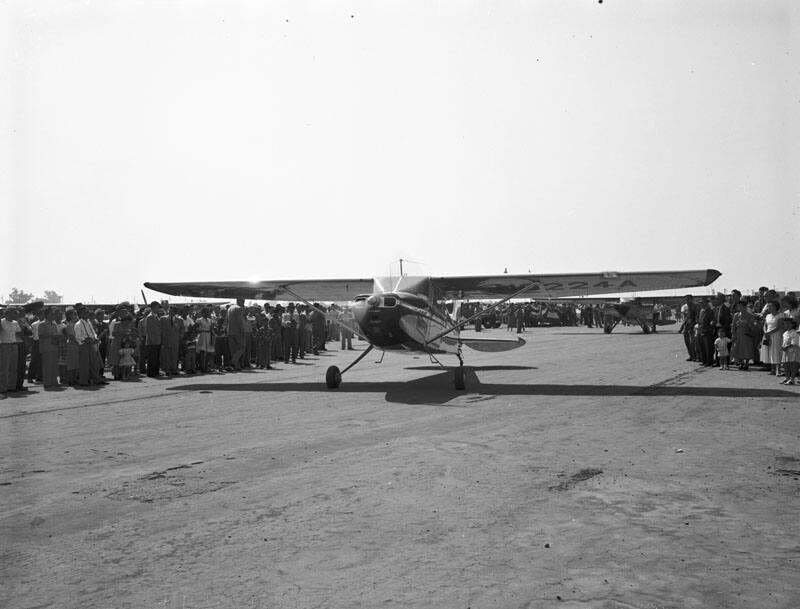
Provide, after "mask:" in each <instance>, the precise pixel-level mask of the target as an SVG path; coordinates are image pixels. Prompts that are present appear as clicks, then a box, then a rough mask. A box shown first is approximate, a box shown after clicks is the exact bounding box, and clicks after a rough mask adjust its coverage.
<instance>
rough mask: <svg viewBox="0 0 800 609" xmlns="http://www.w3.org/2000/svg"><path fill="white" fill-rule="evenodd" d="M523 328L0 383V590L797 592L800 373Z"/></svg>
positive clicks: (110, 594) (186, 594)
mask: <svg viewBox="0 0 800 609" xmlns="http://www.w3.org/2000/svg"><path fill="white" fill-rule="evenodd" d="M484 335H490V336H501V337H502V336H511V335H507V334H506V331H505V330H504V329H500V330H492V331H489V332H484ZM514 336H516V335H514ZM524 338H525V339H526V340H527V341H528V343H527V344H526V345H525V346H524V347H522V348H520V349H517V350H514V351H510V352H506V353H500V354H491V353H479V352H475V351H469V350H465V356H466V364H467V366H468V374H467V389H466V391H462V392H458V391H456V390H455V389H453V379H452V371H451V370H442V369H441V368H440V367H439V366H438V365H437V364H436V363H434V362H431V361H430V360H429V359H428V357H427V356H424V355H420V356H412V355H404V354H394V353H387V354H386V356H385V358H384V360H383V362H382V363H381V364H376V363H375V360H376V359H379V358H380V353H379V352H373V353H370V354H369V355H368V356H367V357H366V358H365V359H364V360H363V361H362V362H361V363H360V364H359V365H358V366H356V367H355V368H354V369H353V370H351V371H349V372H348V373H347V374H345V375H344V378H343V382H342V385H341V387H340V388H339V389H337V390H328V389H326V388H325V383H324V376H325V370H326V368H327V366H329V365H331V364H336V365H338V366H339V367H340V368H344V367H345V366H346V365H347V364H348V363H349V362H351V361H352V360H353V359H355V357H356V356H357V355H358V352H357V351H358V350H363V349H364V347H365V345H366V344H365V343H363V342H358V341H356V342H355V347H356V350H357V351H339V350H338V348H337V347H336V346H334V345H331V347H333V349H332V350H330V351H328V352H325V353H323V354H321V355H320V356H319V357H308V358H307V359H305V360H299V363H298V364H297V365H291V364H289V365H285V364H283V363H282V362H281V363H279V364H277V366H276V367H277V368H278V369H276V370H272V371H265V370H251V371H245V372H241V373H238V374H224V375H216V374H215V375H205V376H193V377H192V376H180V377H177V378H173V379H171V380H155V379H148V378H142V379H137V380H133V381H128V382H115V383H112V384H111V385H109V386H107V387H103V388H101V389H87V390H76V389H67V390H65V391H62V392H52V393H51V392H44V391H43V390H42V389H41V386H34V387H33V388H32V389H31V390H30V391H29V392H28V394H27V395H25V396H23V397H18V398H9V399H7V400H3V401H0V607H4V608H7V609H22V608H28V609H32V608H45V607H53V608H73V607H74V608H81V609H87V608H94V607H97V608H103V609H109V608H113V609H116V608H136V609H139V608H148V609H149V608H157V607H168V608H176V609H184V608H185V609H189V608H243V609H244V608H253V609H255V608H265V609H267V608H270V609H271V608H321V609H323V608H324V609H331V608H342V609H345V608H346V609H354V608H370V609H372V608H381V609H395V608H417V607H419V608H437V609H438V608H442V609H450V608H452V609H468V608H469V609H483V608H515V609H516V608H520V609H522V608H528V609H534V608H545V607H564V608H581V609H583V608H601V609H622V608H625V609H631V608H640V609H656V608H658V609H667V608H675V609H678V608H681V609H685V608H695V607H696V608H703V609H708V608H715V607H720V608H723V607H724V608H742V609H745V608H746V609H753V608H767V607H781V608H787V609H789V608H792V609H796V608H797V607H800V564H798V561H800V527H799V526H798V505H800V504H798V495H799V492H800V482H799V481H798V478H800V441H799V440H800V386H783V385H780V384H779V383H778V381H777V379H776V378H775V377H774V376H769V375H768V374H766V373H765V372H761V371H758V370H755V369H752V368H751V370H749V371H747V372H742V371H738V370H731V371H720V370H718V369H711V368H698V366H697V364H694V363H691V362H686V361H685V357H686V353H685V351H684V348H683V341H682V337H681V336H680V335H678V334H675V333H674V331H673V332H668V333H667V332H659V333H658V334H655V335H644V334H642V333H641V332H640V331H639V330H638V329H634V328H623V327H618V328H617V329H615V330H614V332H613V333H612V334H610V335H605V334H603V332H602V330H598V329H588V328H582V327H581V328H534V329H530V330H528V331H527V332H525V333H524ZM454 359H455V358H453V357H447V356H443V357H442V358H441V361H442V362H443V363H445V364H446V365H448V366H452V365H453V364H454V363H455V362H454Z"/></svg>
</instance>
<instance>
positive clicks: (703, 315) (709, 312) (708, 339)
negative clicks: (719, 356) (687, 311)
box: [697, 307, 715, 366]
mask: <svg viewBox="0 0 800 609" xmlns="http://www.w3.org/2000/svg"><path fill="white" fill-rule="evenodd" d="M697 323H698V325H699V326H700V359H701V360H702V362H703V364H704V365H706V366H713V365H714V331H715V326H714V309H712V308H711V307H702V308H701V309H700V313H698V315H697Z"/></svg>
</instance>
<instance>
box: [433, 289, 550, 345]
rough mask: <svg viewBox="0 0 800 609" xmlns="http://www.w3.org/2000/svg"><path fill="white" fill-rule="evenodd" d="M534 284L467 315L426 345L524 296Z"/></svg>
mask: <svg viewBox="0 0 800 609" xmlns="http://www.w3.org/2000/svg"><path fill="white" fill-rule="evenodd" d="M534 285H535V284H534V283H533V282H530V283H529V284H528V285H526V286H525V287H523V288H521V289H519V290H517V291H516V292H514V293H513V294H512V295H511V296H506V297H505V298H503V300H500V301H498V302H496V303H494V304H493V305H490V306H489V307H487V308H485V309H482V310H481V311H478V312H477V313H475V314H474V315H470V316H469V317H467V318H466V319H465V320H462V321H460V322H458V324H457V325H455V326H453V327H452V328H449V329H447V330H445V331H444V332H439V334H437V335H436V336H434V337H433V338H429V339H428V340H426V341H425V346H426V347H427V346H428V345H430V344H431V343H432V342H433V341H436V340H439V339H440V338H442V337H443V336H447V335H448V334H450V333H451V332H453V331H454V330H457V329H458V328H460V327H461V326H464V325H466V324H468V323H469V322H471V321H472V320H473V319H477V318H478V317H481V316H482V315H484V314H485V313H486V312H487V311H491V310H492V309H496V308H497V307H499V306H500V305H502V304H505V303H507V302H508V301H509V300H511V299H512V298H517V297H518V296H522V294H524V293H525V292H527V291H528V290H530V289H531V288H532V287H533V286H534Z"/></svg>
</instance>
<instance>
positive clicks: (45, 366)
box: [37, 307, 60, 389]
mask: <svg viewBox="0 0 800 609" xmlns="http://www.w3.org/2000/svg"><path fill="white" fill-rule="evenodd" d="M42 312H43V314H44V319H43V320H42V322H41V323H39V325H38V328H37V331H38V334H39V341H38V342H39V346H38V348H39V354H40V356H41V366H42V384H43V386H44V388H45V389H54V388H56V387H58V352H59V343H60V332H59V329H58V324H57V323H56V311H55V309H52V308H49V307H48V308H46V309H44V310H43V311H42Z"/></svg>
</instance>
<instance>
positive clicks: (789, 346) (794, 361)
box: [781, 317, 800, 385]
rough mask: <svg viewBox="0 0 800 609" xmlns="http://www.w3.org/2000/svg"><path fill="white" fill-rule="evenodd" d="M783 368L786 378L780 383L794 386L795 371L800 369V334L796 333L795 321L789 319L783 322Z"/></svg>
mask: <svg viewBox="0 0 800 609" xmlns="http://www.w3.org/2000/svg"><path fill="white" fill-rule="evenodd" d="M783 327H784V328H786V330H785V331H784V333H783V343H782V347H783V367H784V369H785V370H786V378H785V379H784V380H783V381H781V383H782V384H784V385H794V384H795V379H796V378H797V369H798V367H800V334H798V333H797V321H795V320H794V319H792V318H791V317H787V318H785V319H784V320H783Z"/></svg>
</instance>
